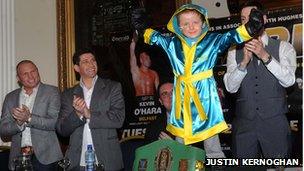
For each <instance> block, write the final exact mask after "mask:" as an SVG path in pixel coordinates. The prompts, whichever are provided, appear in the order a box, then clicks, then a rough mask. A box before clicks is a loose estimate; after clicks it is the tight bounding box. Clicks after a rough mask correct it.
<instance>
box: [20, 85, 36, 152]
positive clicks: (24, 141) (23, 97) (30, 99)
mask: <svg viewBox="0 0 304 171" xmlns="http://www.w3.org/2000/svg"><path fill="white" fill-rule="evenodd" d="M38 87H39V85H38V86H37V87H35V88H34V89H33V92H32V94H30V95H28V94H26V93H25V90H24V88H23V87H22V89H21V92H20V96H19V107H20V108H21V107H22V105H25V106H26V107H28V108H29V110H30V113H32V110H33V106H34V103H35V99H36V95H37V91H38ZM19 128H20V129H21V130H23V131H22V138H21V147H26V146H32V138H31V128H30V127H27V124H26V123H24V124H23V125H22V126H21V127H19Z"/></svg>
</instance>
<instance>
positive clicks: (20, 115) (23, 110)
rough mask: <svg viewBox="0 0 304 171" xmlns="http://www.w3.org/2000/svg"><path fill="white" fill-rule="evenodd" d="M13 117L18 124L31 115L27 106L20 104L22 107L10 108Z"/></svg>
mask: <svg viewBox="0 0 304 171" xmlns="http://www.w3.org/2000/svg"><path fill="white" fill-rule="evenodd" d="M12 115H13V118H14V119H16V122H17V124H18V125H22V124H23V123H25V122H27V121H28V120H29V118H30V117H31V113H30V110H29V108H28V107H27V106H25V105H22V107H17V108H13V110H12Z"/></svg>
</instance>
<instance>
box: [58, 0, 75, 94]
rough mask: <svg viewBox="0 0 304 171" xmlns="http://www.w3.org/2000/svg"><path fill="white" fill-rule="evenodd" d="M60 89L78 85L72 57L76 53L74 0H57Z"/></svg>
mask: <svg viewBox="0 0 304 171" xmlns="http://www.w3.org/2000/svg"><path fill="white" fill-rule="evenodd" d="M56 7H57V8H56V9H57V49H58V50H57V56H58V87H59V88H60V90H64V89H65V88H69V87H72V86H73V85H74V84H75V83H76V77H75V73H74V69H73V62H72V55H73V53H74V52H75V28H74V0H56Z"/></svg>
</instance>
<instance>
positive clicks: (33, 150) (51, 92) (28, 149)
mask: <svg viewBox="0 0 304 171" xmlns="http://www.w3.org/2000/svg"><path fill="white" fill-rule="evenodd" d="M16 72H17V79H18V81H19V83H20V84H21V85H22V87H21V88H18V89H16V90H14V91H12V92H10V93H9V94H7V95H6V97H5V100H4V103H3V108H2V115H1V120H0V134H1V137H5V138H9V139H11V141H12V145H11V150H10V157H9V169H10V170H15V165H14V162H13V161H14V159H16V158H17V157H18V156H20V155H22V154H23V155H32V157H31V161H32V165H33V169H34V170H49V171H53V170H55V169H56V168H57V163H56V162H57V161H58V160H60V159H61V158H62V152H61V149H60V146H59V141H58V139H57V135H56V133H55V124H56V120H57V117H58V112H59V109H60V94H59V91H58V89H57V88H56V87H54V86H50V85H46V84H43V83H41V82H40V76H39V72H38V68H37V67H36V65H35V64H34V63H33V62H32V61H29V60H23V61H21V62H19V63H18V65H17V67H16Z"/></svg>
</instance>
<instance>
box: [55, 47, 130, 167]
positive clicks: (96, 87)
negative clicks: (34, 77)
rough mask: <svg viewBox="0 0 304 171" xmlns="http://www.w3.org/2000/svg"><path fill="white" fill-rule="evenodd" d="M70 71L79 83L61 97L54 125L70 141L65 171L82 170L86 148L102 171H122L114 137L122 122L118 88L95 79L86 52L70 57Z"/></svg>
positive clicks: (93, 66) (90, 55) (90, 56)
mask: <svg viewBox="0 0 304 171" xmlns="http://www.w3.org/2000/svg"><path fill="white" fill-rule="evenodd" d="M73 64H74V70H75V71H76V72H77V73H79V74H80V83H79V84H78V85H76V86H74V87H73V88H70V89H67V90H65V91H64V92H63V94H62V96H61V109H60V114H59V118H58V121H57V124H56V129H57V131H58V133H59V134H60V135H62V136H64V137H68V136H69V137H70V142H69V147H68V149H67V152H66V157H67V158H68V159H70V161H71V165H70V167H69V168H68V169H69V170H84V168H85V159H84V158H85V157H84V154H85V151H86V149H87V146H88V145H92V146H93V149H94V150H95V154H96V156H95V161H96V164H97V165H98V166H100V167H102V168H103V169H104V170H106V171H110V170H111V171H114V170H121V169H122V168H123V161H122V153H121V149H120V144H119V141H118V137H117V131H116V129H117V128H120V127H121V126H122V124H123V122H124V118H125V105H124V98H123V95H122V91H121V85H120V84H119V83H118V82H115V81H111V80H109V79H102V78H100V77H98V76H97V69H98V67H97V63H96V60H95V54H94V52H93V51H91V50H90V49H84V50H80V51H77V52H76V53H75V54H74V55H73Z"/></svg>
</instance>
